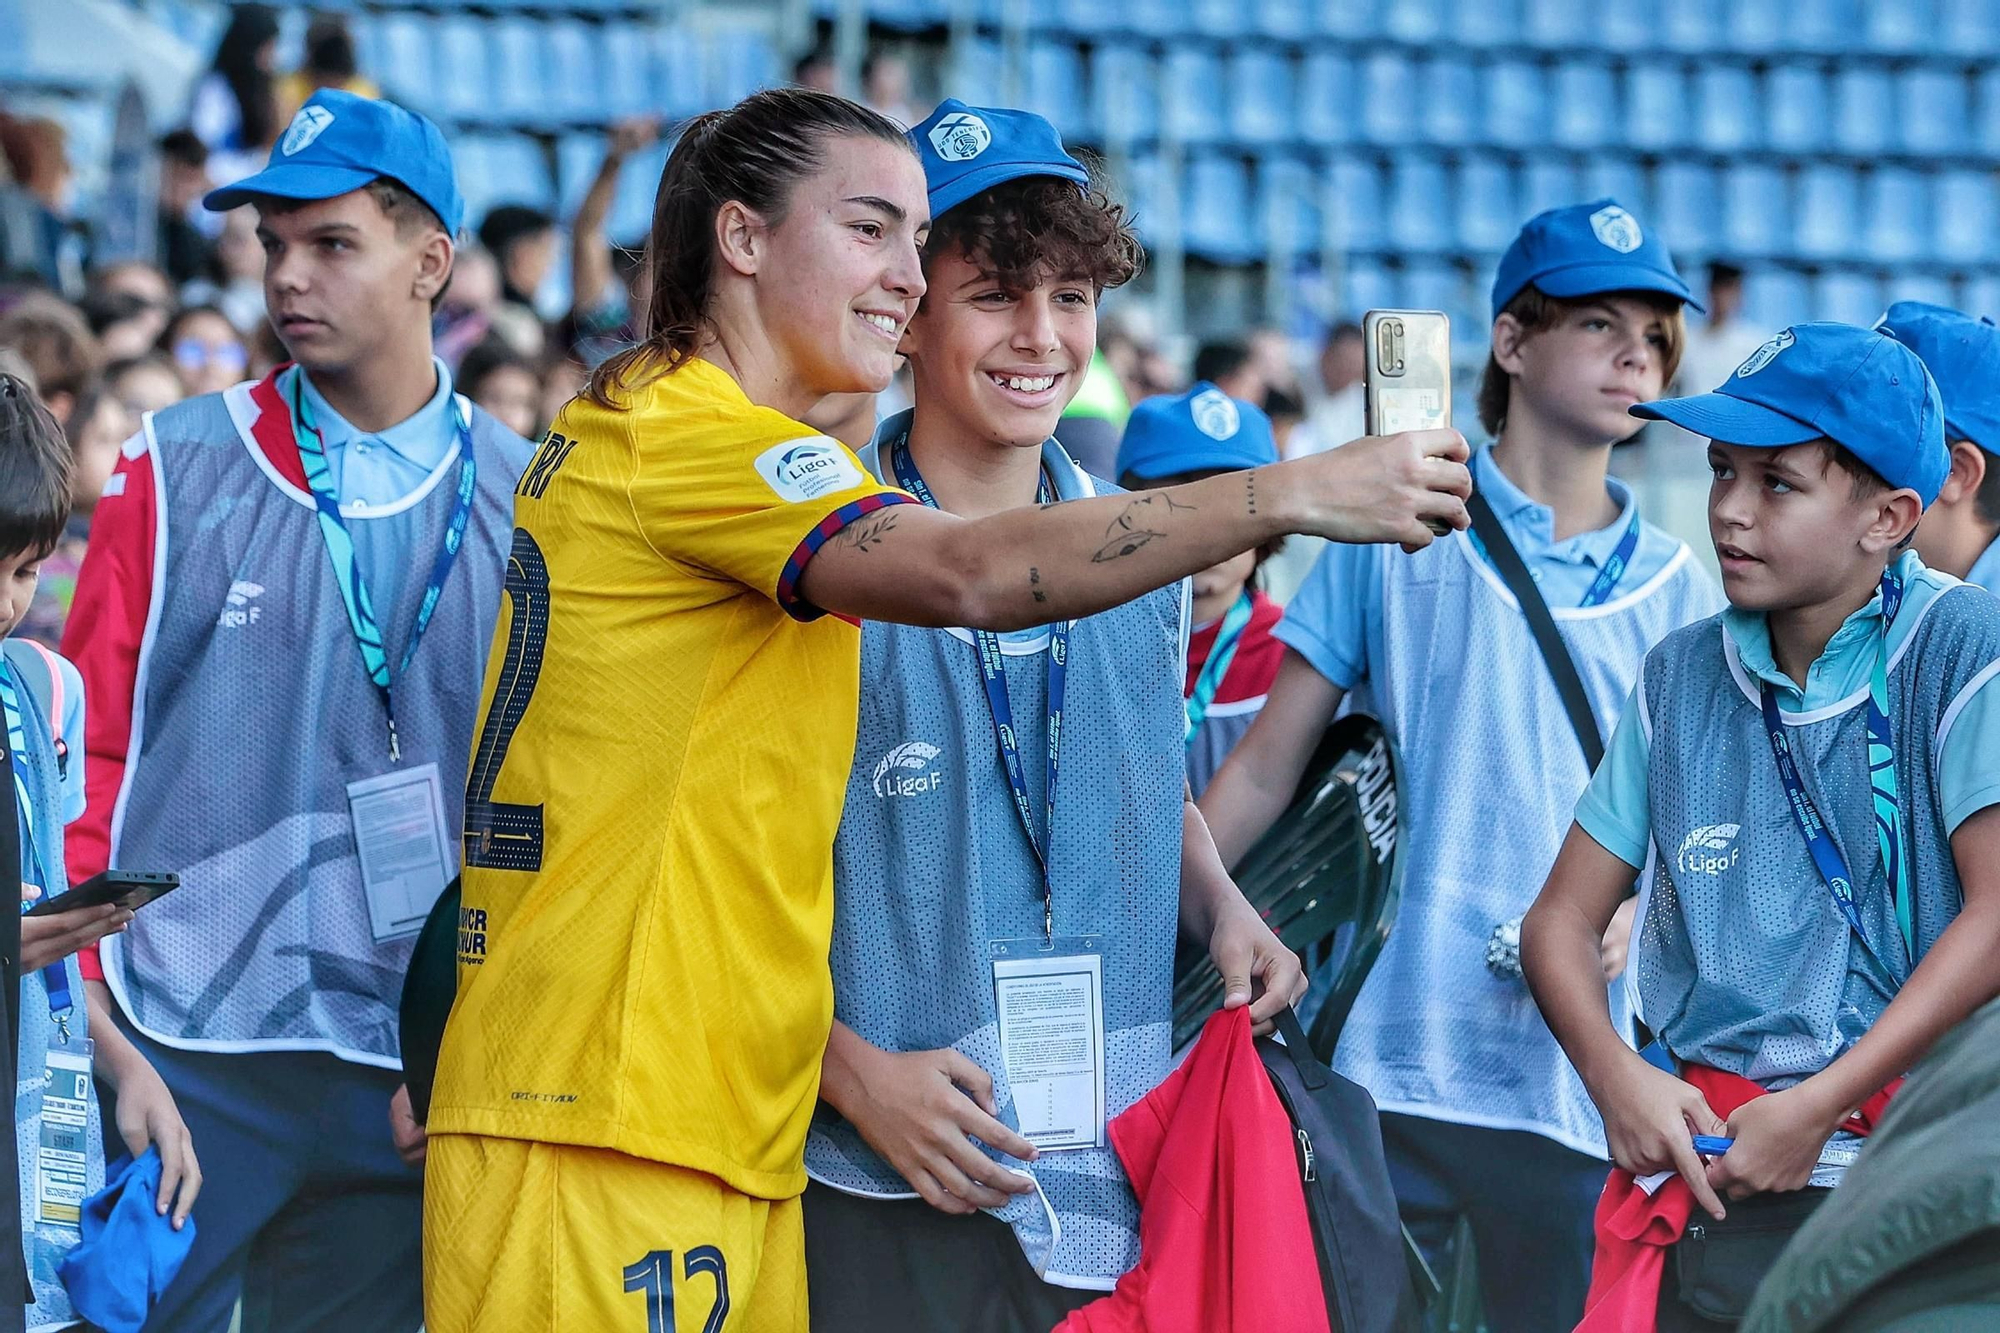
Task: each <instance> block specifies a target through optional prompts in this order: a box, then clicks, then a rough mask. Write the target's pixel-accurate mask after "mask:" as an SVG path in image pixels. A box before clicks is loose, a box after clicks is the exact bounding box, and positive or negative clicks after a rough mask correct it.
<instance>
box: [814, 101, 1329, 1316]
mask: <svg viewBox="0 0 2000 1333" xmlns="http://www.w3.org/2000/svg"><path fill="white" fill-rule="evenodd" d="M910 141H911V143H912V144H913V145H914V146H915V147H916V149H917V153H918V156H919V157H920V159H921V160H922V162H923V164H924V171H925V177H926V183H927V185H928V187H929V189H928V192H929V197H930V205H931V213H932V217H933V223H932V227H931V234H930V240H929V242H928V243H927V244H926V246H925V249H924V275H925V279H926V281H927V283H928V290H927V291H926V293H925V295H924V298H923V302H922V304H921V306H920V307H919V308H918V311H917V313H916V315H915V316H913V317H912V319H911V320H910V323H909V325H908V328H907V330H906V331H905V334H904V338H903V342H902V350H903V352H904V353H905V354H907V355H908V357H909V362H910V368H911V375H912V378H913V381H914V388H915V396H914V402H915V406H914V407H913V408H912V410H911V411H909V412H906V413H902V414H900V415H898V416H895V417H892V418H891V419H889V420H888V421H886V422H884V423H883V425H882V427H881V430H880V431H879V433H878V434H877V436H876V439H875V441H874V443H873V444H872V445H871V446H870V447H869V448H868V449H866V450H864V451H863V453H862V461H863V462H864V463H866V464H867V465H868V466H869V467H871V468H872V469H873V470H874V471H875V472H876V473H877V474H878V475H879V476H880V477H881V478H882V479H883V480H885V481H894V482H897V483H898V484H900V485H901V486H902V487H903V488H904V489H905V490H907V491H908V492H910V493H911V494H913V495H915V496H916V497H918V498H919V499H920V500H921V501H923V502H924V503H926V504H932V505H936V506H938V507H940V508H942V509H945V510H948V511H950V512H952V513H956V514H960V515H964V516H967V517H977V516H983V515H987V514H992V513H997V512H1000V511H1002V510H1007V509H1016V508H1023V507H1026V506H1029V505H1033V504H1036V503H1038V502H1039V503H1054V502H1060V501H1063V500H1070V499H1076V498H1079V497H1083V496H1088V495H1092V494H1095V493H1099V492H1105V491H1109V490H1112V489H1114V488H1111V487H1108V486H1107V485H1106V484H1105V483H1102V482H1097V481H1093V480H1092V479H1091V478H1090V477H1089V476H1088V475H1086V474H1085V473H1084V472H1083V471H1082V469H1080V468H1079V467H1078V466H1077V465H1076V464H1075V463H1074V462H1073V461H1071V459H1070V457H1069V455H1068V454H1067V453H1065V452H1064V450H1063V448H1062V446H1060V445H1059V444H1057V443H1056V442H1055V440H1054V439H1053V433H1054V430H1055V425H1056V422H1057V420H1058V418H1060V417H1061V415H1062V411H1063V407H1064V406H1065V404H1067V403H1068V402H1069V400H1070V398H1071V397H1072V396H1073V395H1074V394H1075V393H1076V391H1077V386H1078V383H1079V381H1080V379H1081V378H1082V376H1083V374H1084V371H1085V368H1086V367H1087V366H1088V365H1089V362H1090V357H1091V352H1092V350H1093V348H1094V347H1095V345H1096V334H1097V302H1098V299H1099V297H1100V296H1101V295H1102V294H1103V292H1104V290H1105V289H1106V288H1108V287H1115V286H1118V285H1119V284H1121V283H1123V282H1125V281H1127V280H1129V279H1130V278H1131V277H1132V275H1133V274H1134V273H1135V272H1136V271H1137V269H1138V265H1139V259H1140V250H1139V245H1138V242H1137V240H1136V239H1135V238H1134V236H1133V234H1132V231H1131V229H1130V226H1129V225H1128V223H1127V221H1126V218H1125V214H1124V210H1123V209H1121V208H1120V207H1118V206H1117V205H1116V204H1113V203H1112V202H1111V201H1110V200H1109V199H1107V198H1106V197H1105V196H1104V195H1103V194H1102V193H1101V192H1100V191H1099V190H1097V189H1096V188H1094V187H1093V184H1092V182H1091V178H1090V175H1089V173H1088V171H1087V170H1086V169H1085V168H1084V166H1083V165H1082V164H1081V163H1080V162H1078V161H1077V160H1076V159H1075V158H1073V157H1071V156H1070V154H1069V153H1068V152H1067V151H1065V150H1064V148H1063V145H1062V140H1061V139H1060V137H1058V135H1057V133H1056V130H1055V127H1054V126H1052V125H1050V124H1049V123H1048V122H1047V121H1046V120H1043V119H1042V118H1041V117H1040V116H1035V115H1031V114H1029V113H1027V112H1023V111H1011V110H1004V109H994V108H985V107H970V106H966V105H965V104H964V103H961V102H957V101H947V102H945V103H944V104H943V105H942V106H940V107H939V108H938V109H937V110H936V112H934V113H933V114H932V115H931V116H930V117H929V119H927V120H925V121H924V122H923V123H922V124H921V125H919V126H917V127H916V128H915V129H914V130H912V131H910ZM1267 461H1270V460H1267ZM1186 633H1187V630H1186V588H1185V585H1184V584H1173V585H1170V586H1168V587H1167V588H1164V589H1161V590H1160V591H1158V592H1154V593H1151V594H1148V595H1147V596H1144V597H1141V598H1139V599H1138V600H1136V601H1133V602H1130V603H1127V604H1126V605H1124V606H1121V607H1117V608H1114V609H1113V610H1110V611H1106V612H1103V613H1102V614H1099V615H1094V616H1089V617H1087V618H1085V619H1082V620H1076V621H1071V622H1067V623H1059V624H1057V625H1054V626H1045V627H1041V628H1037V629H1033V630H1028V631H1024V632H1021V633H1016V634H993V633H990V632H987V631H972V630H964V629H920V628H915V627H909V626H902V625H891V624H885V623H880V622H874V621H870V622H867V623H865V624H864V626H863V628H862V640H861V653H862V658H861V667H862V691H861V711H860V719H859V722H860V725H859V737H858V741H857V743H856V746H855V765H854V769H853V773H852V776H851V777H850V778H849V781H848V786H847V800H846V808H845V813H844V814H843V816H842V819H841V824H840V832H839V836H838V838H837V840H836V841H835V844H834V929H833V947H832V961H833V978H834V1012H835V1022H834V1025H833V1032H832V1035H831V1037H830V1039H829V1041H828V1043H827V1050H826V1058H825V1065H824V1076H823V1079H822V1083H821V1090H820V1095H821V1098H822V1100H823V1101H824V1102H825V1103H826V1108H827V1109H826V1112H825V1113H823V1114H822V1115H821V1116H820V1117H819V1118H818V1119H817V1120H816V1121H815V1123H814V1126H813V1129H812V1133H811V1136H810V1138H809V1139H808V1141H807V1147H806V1167H807V1170H808V1171H809V1172H810V1173H811V1175H812V1177H813V1180H814V1183H813V1184H812V1185H810V1186H809V1187H808V1188H807V1191H806V1196H805V1227H806V1263H807V1270H808V1273H809V1282H808V1291H809V1295H810V1301H811V1311H812V1326H813V1328H814V1329H815V1330H816V1331H817V1333H843V1331H844V1330H850V1329H853V1330H860V1329H868V1330H874V1329H879V1328H881V1327H882V1325H883V1323H884V1320H885V1316H886V1312H891V1311H893V1312H894V1313H893V1316H886V1317H892V1318H893V1320H894V1322H895V1323H896V1324H897V1326H898V1327H900V1328H902V1329H906V1330H911V1331H912V1333H918V1331H928V1330H936V1331H937V1333H1014V1331H1015V1330H1019V1331H1020V1333H1041V1331H1042V1330H1046V1329H1048V1328H1049V1327H1051V1326H1052V1325H1054V1324H1055V1323H1057V1322H1058V1321H1059V1320H1061V1319H1062V1317H1063V1316H1064V1314H1065V1313H1067V1312H1068V1311H1069V1310H1072V1309H1074V1308H1076V1307H1077V1306H1080V1305H1083V1304H1085V1303H1087V1302H1089V1301H1090V1300H1092V1299H1095V1298H1096V1297H1097V1296H1099V1295H1101V1294H1102V1293H1103V1292H1105V1291H1108V1290H1109V1289H1110V1288H1111V1287H1112V1286H1113V1285H1114V1284H1115V1283H1116V1281H1117V1279H1118V1277H1119V1276H1120V1275H1121V1274H1122V1273H1124V1272H1125V1271H1126V1270H1127V1269H1129V1268H1130V1267H1132V1265H1133V1264H1135V1263H1136V1262H1137V1261H1138V1258H1139V1243H1138V1225H1139V1216H1138V1205H1137V1203H1136V1201H1135V1200H1134V1198H1133V1196H1132V1192H1131V1189H1130V1186H1129V1185H1128V1184H1127V1183H1126V1180H1125V1176H1124V1173H1123V1171H1122V1170H1121V1168H1120V1166H1119V1164H1118V1161H1117V1158H1116V1157H1115V1155H1114V1154H1113V1153H1112V1151H1111V1147H1110V1143H1109V1140H1108V1138H1107V1137H1106V1134H1105V1124H1106V1122H1107V1121H1108V1120H1110V1119H1111V1118H1113V1117H1115V1116H1116V1115H1117V1114H1118V1113H1119V1112H1121V1111H1123V1110H1124V1109H1125V1108H1126V1107H1127V1106H1129V1105H1130V1104H1132V1103H1133V1102H1134V1101H1136V1100H1138V1099H1139V1098H1140V1097H1142V1096H1143V1095H1144V1094H1145V1093H1146V1092H1148V1091H1149V1090H1151V1089H1152V1087H1153V1086H1154V1085H1155V1084H1157V1083H1158V1082H1159V1080H1160V1079H1161V1078H1163V1077H1164V1076H1165V1075H1166V1073H1167V1070H1168V1060H1169V1057H1170V1055H1171V1052H1170V1050H1169V1041H1170V1030H1171V1020H1172V985H1173V960H1174V947H1175V924H1176V922H1178V923H1179V927H1180V930H1181V931H1182V932H1184V933H1185V934H1187V936H1188V937H1189V938H1190V939H1193V940H1197V941H1200V942H1201V943H1202V944H1203V945H1205V946H1206V947H1207V949H1208V951H1209V954H1210V956H1211V957H1212V958H1213V959H1214V960H1215V964H1216V966H1217V968H1218V969H1219V970H1220V971H1221V972H1222V974H1223V976H1224V978H1225V980H1226V982H1227V999H1226V1000H1225V1005H1226V1007H1229V1008H1236V1007H1240V1006H1242V1005H1244V1004H1250V1005H1251V1014H1252V1017H1253V1018H1256V1019H1258V1020H1265V1019H1268V1018H1269V1017H1270V1016H1271V1015H1272V1014H1273V1013H1275V1012H1276V1011H1277V1009H1278V1008H1280V1007H1281V1006H1283V1005H1285V1004H1287V1003H1289V1002H1290V1001H1292V1000H1294V999H1296V998H1297V997H1298V995H1299V994H1300V993H1301V992H1302V991H1303V990H1304V975H1303V973H1302V971H1301V969H1300V967H1299V963H1298V960H1297V958H1296V957H1295V956H1294V955H1292V954H1291V953H1290V952H1289V951H1287V950H1286V949H1285V948H1284V946H1283V945H1282V944H1280V943H1279V942H1278V940H1277V938H1276V937H1275V936H1274V935H1273V934H1272V933H1271V931H1270V929H1269V928H1268V927H1266V926H1265V925H1264V923H1263V921H1262V920H1261V919H1260V918H1259V917H1258V915H1257V913H1256V912H1255V911H1254V910H1252V909H1251V908H1250V906H1249V904H1248V903H1246V902H1245V901H1244V899H1243V897H1242V895H1241V894H1240V893H1238V892H1237V890H1236V887H1235V885H1234V884H1233V883H1232V882H1231V881H1230V879H1229V877H1228V875H1227V874H1226V873H1225V872H1224V871H1223V869H1222V865H1221V863H1220V862H1219V861H1218V860H1217V859H1216V856H1215V851H1214V847H1213V845H1212V844H1211V843H1210V841H1209V839H1208V834H1207V831H1206V830H1205V829H1204V828H1203V826H1202V823H1201V817H1200V815H1199V814H1198V813H1196V811H1195V809H1194V806H1193V804H1192V803H1191V802H1190V801H1188V799H1187V795H1186V784H1185V781H1184V779H1183V777H1182V767H1181V745H1182V730H1183V725H1184V724H1183V715H1182V711H1181V676H1182V662H1183V660H1184V659H1183V652H1184V644H1185V641H1186ZM1010 742H1011V743H1010ZM1058 779H1060V780H1058ZM1253 982H1254V983H1255V985H1254V986H1253ZM1024 985H1059V986H1062V987H1076V988H1080V990H1081V991H1083V992H1087V993H1090V994H1092V995H1093V996H1094V999H1093V1000H1092V1001H1091V1004H1090V1010H1091V1012H1093V1013H1095V1014H1099V1015H1101V1017H1100V1018H1097V1019H1094V1020H1086V1021H1083V1022H1082V1023H1080V1025H1079V1026H1078V1027H1077V1028H1076V1030H1075V1031H1073V1032H1070V1031H1064V1032H1061V1033H1058V1034H1054V1035H1057V1036H1060V1037H1061V1038H1063V1039H1065V1040H1068V1039H1072V1038H1073V1039H1074V1040H1075V1042H1076V1043H1077V1048H1078V1049H1080V1050H1084V1051H1087V1052H1088V1053H1089V1054H1088V1057H1087V1059H1086V1061H1085V1063H1086V1064H1087V1065H1088V1066H1089V1067H1088V1068H1086V1069H1081V1070H1074V1069H1073V1070H1069V1071H1066V1072H1056V1071H1051V1070H1047V1069H1038V1068H1035V1067H1034V1066H1035V1058H1034V1053H1033V1052H1032V1051H1031V1050H1029V1049H1028V1048H1027V1047H1026V1045H1025V1044H1022V1043H1020V1042H1018V1041H1017V1039H1016V1038H1015V1037H1014V1036H1013V1035H1012V1033H1013V1032H1014V1031H1016V1029H1014V1028H1013V1027H1011V1026H1010V1022H1011V1020H1012V1019H1013V1018H1014V1017H1015V1016H1017V1015H1018V1014H1019V1013H1021V1012H1023V1011H1021V1010H1020V1009H1019V1008H1018V1006H1017V1004H1016V1003H1015V997H1020V996H1024V995H1025V994H1026V992H1025V991H1024V990H1023V989H1022V987H1023V986H1024ZM1253 1001H1254V1002H1253Z"/></svg>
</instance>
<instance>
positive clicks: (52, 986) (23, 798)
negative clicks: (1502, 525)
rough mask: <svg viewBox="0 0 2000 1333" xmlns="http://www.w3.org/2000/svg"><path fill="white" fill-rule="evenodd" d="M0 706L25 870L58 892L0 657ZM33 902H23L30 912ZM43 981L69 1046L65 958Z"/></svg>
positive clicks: (24, 734)
mask: <svg viewBox="0 0 2000 1333" xmlns="http://www.w3.org/2000/svg"><path fill="white" fill-rule="evenodd" d="M0 706H4V708H5V710H6V713H7V766H8V768H9V769H10V770H11V771H12V773H13V775H14V801H15V803H16V804H17V805H18V806H19V807H20V809H21V824H20V827H21V874H22V876H23V877H26V876H29V875H33V876H34V882H35V884H36V886H37V887H38V888H40V889H41V891H42V892H43V893H44V894H50V893H56V892H58V891H59V886H57V885H54V884H51V883H49V872H48V869H47V867H45V866H44V865H43V864H42V853H41V850H40V848H38V847H37V846H36V845H35V804H34V800H33V799H32V797H31V796H30V795H29V792H28V784H27V781H26V779H24V778H23V777H22V776H21V765H22V764H24V763H25V762H27V755H28V748H27V747H28V729H27V725H26V724H25V723H24V722H23V721H22V715H21V696H20V694H19V692H18V691H17V690H16V688H15V685H14V668H13V666H12V664H11V663H8V662H7V661H5V660H0ZM49 725H50V726H51V727H60V726H61V725H62V719H61V718H51V719H49ZM33 906H34V904H33V903H22V904H21V910H22V911H23V912H26V911H27V910H28V909H29V908H30V907H33ZM42 985H43V987H44V988H45V989H47V991H48V993H49V1017H50V1018H52V1019H53V1020H55V1025H56V1037H57V1039H58V1040H60V1041H61V1042H62V1043H63V1044H64V1045H65V1046H67V1045H68V1044H69V1015H70V1011H71V1010H72V1009H74V1008H75V1007H76V1002H75V1000H74V999H73V998H72V997H71V995H70V992H69V972H68V970H67V969H66V968H64V966H63V964H62V962H61V961H57V962H53V963H50V964H49V965H48V966H47V967H45V968H43V969H42Z"/></svg>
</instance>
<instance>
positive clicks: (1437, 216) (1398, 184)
mask: <svg viewBox="0 0 2000 1333" xmlns="http://www.w3.org/2000/svg"><path fill="white" fill-rule="evenodd" d="M1452 212H1453V208H1452V199H1451V196H1450V194H1449V192H1448V191H1447V190H1446V189H1445V174H1444V163H1442V162H1440V161H1439V160H1438V159H1437V158H1435V157H1431V156H1418V155H1416V154H1401V155H1399V156H1397V157H1396V158H1394V159H1392V160H1391V161H1390V163H1389V235H1390V237H1391V238H1392V239H1393V240H1394V241H1395V244H1396V248H1397V249H1399V250H1406V251H1409V250H1414V251H1425V250H1441V249H1444V248H1445V247H1446V246H1447V245H1448V244H1450V242H1451V241H1452V239H1453V232H1454V227H1453V225H1452V221H1453V220H1452Z"/></svg>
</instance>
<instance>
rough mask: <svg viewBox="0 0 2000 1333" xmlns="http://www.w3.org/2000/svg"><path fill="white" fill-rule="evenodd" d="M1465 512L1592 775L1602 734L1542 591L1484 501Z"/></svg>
mask: <svg viewBox="0 0 2000 1333" xmlns="http://www.w3.org/2000/svg"><path fill="white" fill-rule="evenodd" d="M1465 508H1466V512H1468V513H1469V514H1470V515H1471V516H1472V530H1473V532H1474V533H1476V534H1477V535H1478V537H1479V541H1480V544H1481V545H1483V546H1485V548H1486V554H1487V556H1488V557H1489V558H1491V560H1492V561H1493V567H1494V568H1495V569H1497V570H1498V571H1499V572H1500V578H1501V579H1502V580H1503V581H1504V582H1505V583H1506V585H1507V591H1509V592H1511V593H1513V594H1514V600H1515V601H1516V602H1518V603H1519V604H1520V607H1521V614H1522V615H1523V616H1525V617H1526V618H1527V621H1528V630H1529V632H1530V633H1532V634H1533V635H1534V636H1535V646H1536V647H1537V648H1539V649H1541V652H1542V661H1543V662H1544V663H1545V664H1546V665H1547V666H1548V669H1549V675H1550V676H1551V677H1552V678H1553V679H1554V681H1555V686H1556V693H1557V694H1559V695H1561V696H1562V705H1563V711H1564V712H1566V713H1568V714H1569V725H1570V727H1571V729H1572V730H1574V731H1575V732H1576V743H1577V744H1578V745H1580V746H1582V747H1583V762H1584V766H1585V767H1586V768H1588V769H1589V770H1590V771H1591V772H1593V773H1595V772H1596V771H1597V765H1598V764H1599V763H1600V762H1601V761H1602V760H1603V758H1604V734H1603V733H1602V732H1601V731H1599V730H1598V728H1597V714H1595V713H1593V712H1592V711H1591V708H1590V696H1589V695H1588V694H1586V693H1585V692H1584V689H1583V678H1582V677H1581V676H1579V675H1578V674H1577V671H1576V660H1575V659H1574V658H1572V657H1571V656H1570V655H1569V645H1568V644H1566V643H1564V642H1563V639H1562V635H1561V634H1560V633H1559V632H1558V631H1557V630H1556V619H1555V617H1554V616H1552V615H1550V614H1549V604H1548V602H1547V601H1545V600H1544V599H1543V597H1542V590H1541V589H1540V588H1539V587H1537V586H1536V584H1535V579H1534V576H1533V575H1532V574H1530V573H1528V566H1527V564H1526V563H1525V562H1523V561H1522V559H1521V553H1520V552H1519V551H1517V550H1515V549H1514V542H1513V540H1512V539H1511V538H1509V537H1508V536H1507V529H1506V528H1504V527H1502V526H1501V524H1500V516H1499V515H1498V514H1496V513H1494V512H1493V506H1491V505H1489V504H1487V503H1486V497H1485V496H1483V495H1481V494H1479V492H1477V491H1474V492H1473V493H1472V498H1471V499H1470V500H1467V501H1466V502H1465Z"/></svg>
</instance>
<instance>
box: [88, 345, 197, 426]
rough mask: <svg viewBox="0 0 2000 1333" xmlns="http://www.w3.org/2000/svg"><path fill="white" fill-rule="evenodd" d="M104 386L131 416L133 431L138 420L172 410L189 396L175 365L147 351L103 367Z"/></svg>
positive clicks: (157, 354) (156, 353)
mask: <svg viewBox="0 0 2000 1333" xmlns="http://www.w3.org/2000/svg"><path fill="white" fill-rule="evenodd" d="M104 383H105V384H106V385H107V386H108V387H109V388H110V390H111V392H112V393H113V394H115V395H117V398H118V401H119V402H121V403H123V404H124V405H125V410H126V411H127V412H130V413H131V414H132V421H133V429H134V430H137V429H138V421H139V418H141V417H143V416H145V415H146V413H148V412H157V411H159V410H160V409H161V408H163V407H172V406H173V405H174V404H175V403H178V402H179V401H180V400H181V399H183V398H185V397H187V389H186V387H185V386H184V385H183V384H182V383H181V373H180V372H179V371H178V370H175V369H174V363H173V362H171V361H169V360H167V358H166V357H164V356H161V355H160V354H159V353H158V352H147V353H146V354H145V355H143V356H135V357H132V358H131V359H130V360H126V361H114V362H112V363H111V364H110V365H108V366H106V367H105V368H104Z"/></svg>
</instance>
